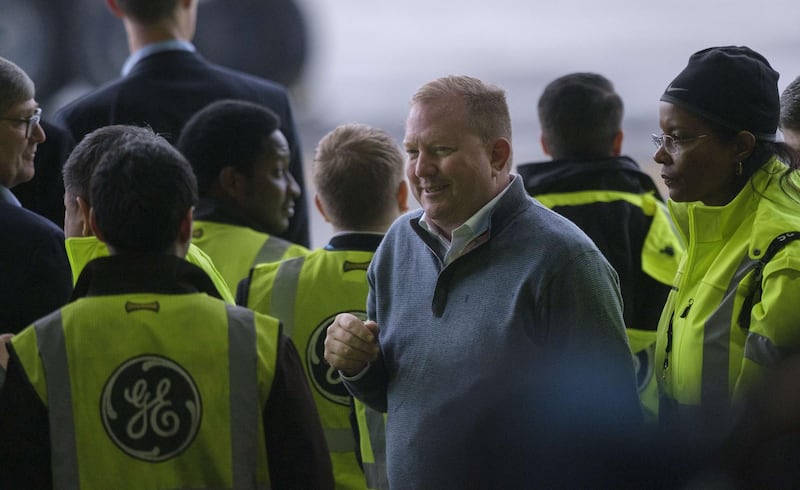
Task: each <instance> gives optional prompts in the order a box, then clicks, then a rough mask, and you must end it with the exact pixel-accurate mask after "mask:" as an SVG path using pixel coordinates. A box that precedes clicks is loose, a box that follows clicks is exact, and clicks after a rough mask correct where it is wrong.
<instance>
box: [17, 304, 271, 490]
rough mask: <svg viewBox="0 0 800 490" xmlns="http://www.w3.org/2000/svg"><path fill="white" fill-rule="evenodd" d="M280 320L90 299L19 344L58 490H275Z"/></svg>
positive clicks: (209, 307) (208, 308)
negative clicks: (267, 432) (270, 405)
mask: <svg viewBox="0 0 800 490" xmlns="http://www.w3.org/2000/svg"><path fill="white" fill-rule="evenodd" d="M279 333H280V325H279V322H278V321H277V320H276V319H274V318H271V317H268V316H265V315H259V314H254V313H253V312H252V311H250V310H247V309H245V308H240V307H236V306H232V305H226V304H225V303H224V302H223V301H220V300H219V299H216V298H211V297H209V296H208V295H206V294H204V293H192V294H180V295H166V294H150V293H132V294H118V295H111V296H88V297H84V298H81V299H78V300H76V301H74V302H72V303H69V304H68V305H66V306H65V307H63V308H62V309H61V310H60V311H56V312H54V313H52V314H51V315H49V316H47V317H44V318H43V319H41V320H39V321H37V322H36V323H35V324H34V325H33V326H31V327H29V328H27V329H26V330H24V331H23V332H22V333H20V334H19V335H17V336H15V337H14V338H13V340H12V342H13V346H14V349H15V351H16V353H17V356H18V358H19V361H20V363H21V366H22V368H23V369H24V372H25V375H26V376H27V378H28V380H29V381H30V383H31V385H32V386H33V388H34V389H35V391H36V393H37V394H38V396H39V397H40V398H41V400H42V401H43V402H44V404H45V405H46V406H47V410H48V416H49V427H50V438H51V455H52V456H51V458H52V470H53V481H54V488H57V489H61V488H64V489H76V488H86V489H95V488H114V489H120V490H124V489H142V488H170V489H178V488H187V489H188V488H191V489H204V488H237V489H238V488H269V470H268V462H267V455H266V448H265V445H264V432H263V430H264V429H263V423H262V417H263V415H262V411H263V409H264V406H265V404H266V402H267V398H268V396H269V392H270V389H271V387H272V382H273V379H274V376H275V369H276V355H277V348H278V339H279Z"/></svg>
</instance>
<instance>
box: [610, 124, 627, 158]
mask: <svg viewBox="0 0 800 490" xmlns="http://www.w3.org/2000/svg"><path fill="white" fill-rule="evenodd" d="M624 137H625V135H624V133H623V132H622V130H621V129H620V130H619V131H617V132H616V133H615V134H614V142H613V143H611V152H612V153H611V156H614V157H618V156H620V155H622V140H623V139H624Z"/></svg>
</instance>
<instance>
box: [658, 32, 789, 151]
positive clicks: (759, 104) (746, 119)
mask: <svg viewBox="0 0 800 490" xmlns="http://www.w3.org/2000/svg"><path fill="white" fill-rule="evenodd" d="M778 76H779V75H778V72H776V71H775V70H773V69H772V67H771V66H770V65H769V62H768V61H767V60H766V58H764V57H763V56H761V55H760V54H758V53H756V52H755V51H753V50H752V49H750V48H748V47H746V46H722V47H714V48H708V49H704V50H702V51H698V52H696V53H695V54H693V55H692V56H691V58H689V63H688V64H687V65H686V68H684V69H683V71H682V72H680V74H678V76H677V77H675V79H674V80H673V81H672V83H670V84H669V86H668V87H667V89H666V90H665V91H664V95H662V96H661V100H663V101H664V102H669V103H671V104H675V105H677V106H679V107H681V108H683V109H685V110H687V111H689V112H691V113H693V114H696V115H698V116H702V117H704V118H706V119H709V120H710V121H712V122H715V123H717V124H720V125H722V126H724V127H726V128H728V129H732V130H734V131H742V130H745V131H749V132H751V133H753V135H755V137H756V138H757V139H759V140H766V141H775V133H776V131H777V129H778V118H779V116H780V97H779V95H778Z"/></svg>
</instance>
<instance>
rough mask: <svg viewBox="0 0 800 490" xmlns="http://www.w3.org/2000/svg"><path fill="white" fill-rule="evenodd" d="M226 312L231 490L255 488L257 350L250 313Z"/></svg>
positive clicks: (230, 308) (252, 316) (233, 307)
mask: <svg viewBox="0 0 800 490" xmlns="http://www.w3.org/2000/svg"><path fill="white" fill-rule="evenodd" d="M226 307H227V310H228V377H229V379H228V384H229V387H230V410H231V469H232V473H233V488H253V487H255V486H256V481H255V480H256V475H257V474H258V473H257V466H258V431H257V430H256V428H257V427H259V424H258V418H259V417H260V416H261V414H260V413H259V412H260V411H259V403H258V376H257V366H258V353H257V350H258V347H257V345H256V329H255V319H254V314H253V311H252V310H248V309H245V308H238V307H236V306H233V305H226Z"/></svg>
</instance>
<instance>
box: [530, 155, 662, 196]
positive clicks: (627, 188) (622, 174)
mask: <svg viewBox="0 0 800 490" xmlns="http://www.w3.org/2000/svg"><path fill="white" fill-rule="evenodd" d="M517 172H518V173H519V174H520V176H522V179H523V181H524V183H525V189H526V190H527V191H528V193H529V194H530V195H532V196H536V195H541V194H550V193H555V192H578V191H587V190H598V189H602V190H609V191H622V192H633V193H644V192H654V193H655V195H656V196H658V197H659V198H660V199H662V200H663V198H662V196H661V193H660V192H659V191H658V188H657V187H656V185H655V183H653V179H652V178H650V176H649V175H647V174H646V173H644V172H642V170H641V169H640V168H639V165H637V164H636V162H635V161H634V160H633V159H632V158H630V157H627V156H620V157H608V158H597V159H587V160H570V159H563V160H552V161H548V162H535V163H525V164H522V165H518V166H517Z"/></svg>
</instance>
